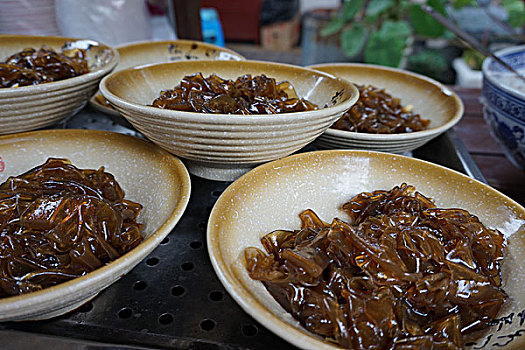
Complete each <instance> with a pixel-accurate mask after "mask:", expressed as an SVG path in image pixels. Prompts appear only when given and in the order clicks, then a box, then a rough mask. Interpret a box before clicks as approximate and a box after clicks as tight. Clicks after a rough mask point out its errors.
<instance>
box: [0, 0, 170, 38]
mask: <svg viewBox="0 0 525 350" xmlns="http://www.w3.org/2000/svg"><path fill="white" fill-rule="evenodd" d="M168 10H169V9H168V0H148V1H145V0H89V1H83V0H0V33H9V34H28V35H62V36H70V37H77V38H89V39H93V40H96V41H100V42H103V43H105V44H108V45H119V44H123V43H128V42H134V41H143V40H174V39H176V35H175V31H174V29H173V26H172V25H170V23H169V21H168V16H167V15H168V12H169V11H168Z"/></svg>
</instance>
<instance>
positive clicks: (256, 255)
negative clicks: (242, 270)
mask: <svg viewBox="0 0 525 350" xmlns="http://www.w3.org/2000/svg"><path fill="white" fill-rule="evenodd" d="M342 209H343V210H344V211H346V213H348V215H349V217H350V219H349V221H348V222H344V221H342V220H340V219H337V218H335V219H334V220H333V221H332V223H331V224H329V223H326V222H324V221H322V220H321V219H320V218H319V217H318V216H317V215H316V214H315V213H314V212H313V211H312V210H305V211H304V212H302V213H301V214H300V215H299V216H300V219H301V222H302V225H301V229H300V230H295V231H283V230H278V231H274V232H271V233H269V234H267V235H266V236H264V237H263V238H262V239H261V242H262V244H263V246H264V248H265V250H266V253H265V252H263V251H261V250H260V249H257V248H255V247H249V248H247V249H246V250H245V252H244V255H245V261H246V267H247V269H248V272H249V275H250V276H251V278H253V279H256V280H260V281H262V282H263V283H264V285H265V286H266V288H267V290H268V291H269V292H270V294H271V295H272V296H273V297H274V298H275V299H276V300H277V301H278V302H279V304H280V305H281V306H282V307H283V308H284V309H286V310H287V311H288V312H290V313H291V314H292V315H293V316H294V317H295V318H296V319H297V320H299V321H300V323H301V324H302V325H303V326H304V327H305V328H306V329H308V330H309V331H311V332H313V333H315V334H317V335H320V336H322V337H325V339H326V340H328V341H331V342H335V343H337V344H339V345H341V346H343V347H346V348H350V349H396V350H401V349H403V350H408V349H414V350H415V349H434V350H438V349H439V350H442V349H443V350H444V349H462V348H463V343H462V334H464V333H467V332H470V331H472V330H476V329H481V328H483V327H485V326H486V325H487V324H488V323H489V322H490V321H491V320H493V319H494V318H495V317H496V315H497V314H498V311H499V310H500V308H501V306H502V304H503V303H504V302H505V300H506V298H507V296H506V294H505V292H504V291H503V290H502V288H501V279H500V276H501V268H500V264H501V262H502V259H503V253H504V245H505V243H504V237H503V236H502V234H501V233H500V232H499V231H497V230H493V229H489V228H486V227H485V226H484V225H483V224H482V223H481V222H480V221H479V219H478V218H477V217H476V216H474V215H471V214H470V213H468V212H467V211H465V210H462V209H441V208H436V206H435V205H434V203H433V202H432V201H431V200H430V199H429V198H427V197H425V196H423V195H422V194H421V193H419V192H416V191H415V188H414V187H413V186H410V185H407V184H402V185H401V186H396V187H394V188H393V189H391V190H388V191H386V190H378V191H374V192H371V193H368V192H363V193H360V194H358V195H357V196H355V197H353V198H352V199H351V200H350V201H349V202H348V203H346V204H344V205H343V208H342Z"/></svg>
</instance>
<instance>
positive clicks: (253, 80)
mask: <svg viewBox="0 0 525 350" xmlns="http://www.w3.org/2000/svg"><path fill="white" fill-rule="evenodd" d="M152 106H153V107H157V108H163V109H172V110H178V111H186V112H199V113H220V114H276V113H290V112H303V111H311V110H315V109H317V105H315V104H313V103H311V102H310V101H308V100H305V99H303V98H299V97H298V96H297V94H296V92H295V90H294V88H293V86H292V85H291V84H290V83H289V82H287V81H283V82H280V83H277V82H276V80H275V79H274V78H269V77H267V76H266V75H264V74H263V75H257V76H253V77H252V76H251V75H249V74H246V75H243V76H241V77H238V78H237V79H236V80H228V79H223V78H221V77H219V76H217V75H215V74H213V75H210V76H209V77H207V78H205V77H204V76H203V75H202V73H196V74H194V75H188V76H185V77H184V78H183V79H182V81H181V82H180V84H179V85H177V86H175V87H174V88H173V89H172V90H164V91H162V92H161V95H160V96H159V97H158V98H157V99H155V100H154V101H153V104H152Z"/></svg>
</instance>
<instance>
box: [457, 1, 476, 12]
mask: <svg viewBox="0 0 525 350" xmlns="http://www.w3.org/2000/svg"><path fill="white" fill-rule="evenodd" d="M474 5H477V1H476V0H452V7H454V9H456V10H459V9H461V8H463V7H465V6H474Z"/></svg>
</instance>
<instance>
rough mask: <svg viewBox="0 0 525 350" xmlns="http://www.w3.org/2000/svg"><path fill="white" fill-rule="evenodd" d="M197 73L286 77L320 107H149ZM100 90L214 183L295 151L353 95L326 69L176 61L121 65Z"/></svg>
mask: <svg viewBox="0 0 525 350" xmlns="http://www.w3.org/2000/svg"><path fill="white" fill-rule="evenodd" d="M197 72H202V74H203V75H204V76H206V77H207V76H209V75H211V74H213V73H216V74H217V75H218V76H220V77H223V78H227V79H236V78H237V77H239V76H241V75H244V74H252V75H259V74H266V75H267V76H269V77H273V78H276V79H277V81H284V80H287V81H289V82H291V83H292V84H293V86H294V87H295V89H296V91H297V94H298V95H299V96H301V97H304V98H306V99H308V100H310V101H312V102H313V103H315V104H317V105H319V106H322V107H323V108H320V109H319V110H315V111H308V112H296V113H283V114H271V115H270V114H269V115H249V116H244V115H229V114H204V113H194V112H181V111H173V110H165V109H160V108H155V107H150V106H148V105H149V104H151V103H152V102H153V100H154V99H155V98H157V97H158V96H159V95H160V92H161V90H164V89H171V88H173V87H174V86H175V85H177V84H179V83H180V81H181V79H182V78H183V77H184V76H186V75H190V74H194V73H197ZM100 90H101V92H102V94H103V95H104V97H106V98H107V99H108V100H109V101H110V102H111V103H112V104H113V105H114V106H115V108H117V109H118V110H119V112H120V113H121V114H122V115H124V117H125V118H126V119H127V120H128V121H129V122H130V123H131V124H132V125H133V126H134V127H135V128H136V129H137V130H139V131H140V132H141V133H143V134H144V135H145V136H146V137H147V138H148V139H150V140H152V141H153V142H155V143H157V144H158V145H160V146H161V147H163V148H164V149H166V150H168V151H170V152H172V153H174V154H176V155H178V156H180V157H184V158H185V159H187V160H188V162H187V165H188V168H189V171H190V172H191V173H193V174H196V175H198V176H201V177H205V178H208V179H216V180H233V179H235V178H237V177H238V176H240V175H241V174H243V173H244V172H246V171H247V170H249V169H251V168H252V167H253V166H254V165H256V164H259V163H263V162H266V161H269V160H273V159H277V158H281V157H284V156H287V155H289V154H291V153H292V152H295V151H297V150H298V149H300V148H302V147H303V146H305V145H306V144H308V143H309V142H311V141H313V140H314V139H315V138H316V137H317V136H319V135H320V134H322V133H323V131H325V130H326V129H327V128H328V127H329V126H330V125H332V123H333V122H334V121H336V120H337V119H338V118H339V117H340V116H341V115H342V113H343V112H344V111H345V110H347V109H348V108H350V106H352V105H353V104H354V103H355V101H356V100H357V96H358V91H357V89H356V88H355V86H353V85H352V84H350V83H348V82H347V81H344V80H341V79H337V78H334V77H333V76H331V75H328V74H326V73H322V72H316V71H313V70H310V69H306V68H302V67H297V66H291V65H286V64H278V63H270V62H258V61H238V62H235V61H179V62H172V63H164V64H157V65H150V66H145V67H140V68H135V69H127V70H123V71H119V72H115V73H113V74H111V75H109V76H107V77H106V78H104V79H103V80H102V82H101V83H100Z"/></svg>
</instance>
